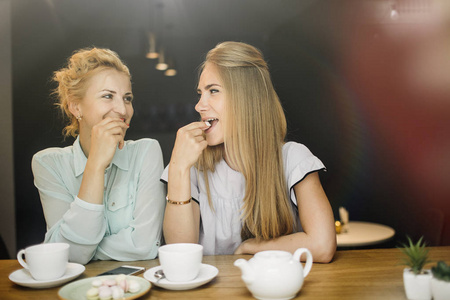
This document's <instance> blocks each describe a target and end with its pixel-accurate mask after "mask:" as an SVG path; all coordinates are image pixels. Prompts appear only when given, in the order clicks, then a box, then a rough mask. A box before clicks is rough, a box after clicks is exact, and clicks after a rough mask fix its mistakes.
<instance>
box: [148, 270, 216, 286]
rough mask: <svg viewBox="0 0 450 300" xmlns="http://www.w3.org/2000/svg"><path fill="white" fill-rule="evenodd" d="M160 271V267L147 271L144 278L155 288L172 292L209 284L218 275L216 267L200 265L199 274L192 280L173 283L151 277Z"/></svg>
mask: <svg viewBox="0 0 450 300" xmlns="http://www.w3.org/2000/svg"><path fill="white" fill-rule="evenodd" d="M160 269H161V266H158V267H154V268H151V269H148V270H147V271H145V273H144V278H145V279H147V280H148V281H150V282H151V283H153V284H154V285H156V286H159V287H162V288H165V289H167V290H174V291H182V290H190V289H194V288H196V287H199V286H201V285H203V284H205V283H207V282H210V281H211V280H212V279H213V278H214V277H216V276H217V274H219V270H218V269H217V268H216V267H214V266H211V265H207V264H202V265H201V266H200V273H199V274H198V276H197V277H196V278H195V279H194V280H191V281H184V282H173V281H169V280H167V279H166V278H162V279H160V280H159V281H158V278H156V277H155V276H153V275H154V274H155V272H156V271H158V270H160Z"/></svg>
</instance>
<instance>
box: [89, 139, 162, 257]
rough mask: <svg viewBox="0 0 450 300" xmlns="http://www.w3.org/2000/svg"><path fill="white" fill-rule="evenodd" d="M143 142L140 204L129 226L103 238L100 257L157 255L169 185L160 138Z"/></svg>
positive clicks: (139, 156) (138, 155)
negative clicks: (163, 181) (163, 178)
mask: <svg viewBox="0 0 450 300" xmlns="http://www.w3.org/2000/svg"><path fill="white" fill-rule="evenodd" d="M147 141H150V143H147V142H141V143H139V146H138V150H137V153H136V154H134V155H136V161H135V163H136V164H138V165H141V166H142V168H140V171H139V172H136V173H135V174H134V176H137V177H138V178H137V180H138V184H137V191H136V205H135V208H134V211H133V219H132V221H131V222H130V223H129V225H128V227H126V228H123V229H121V230H120V231H118V232H117V233H115V234H111V235H107V236H105V237H104V238H103V240H102V241H101V242H100V244H99V246H98V249H97V253H96V259H101V260H108V259H114V260H121V261H132V260H146V259H154V258H155V257H156V256H157V254H158V248H159V246H160V244H161V239H162V223H163V218H164V209H165V194H166V192H165V186H164V184H163V183H162V182H161V181H160V176H161V174H162V172H163V166H164V164H163V157H162V151H161V147H160V146H159V143H158V142H157V141H156V140H149V139H147Z"/></svg>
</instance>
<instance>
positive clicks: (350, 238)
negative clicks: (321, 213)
mask: <svg viewBox="0 0 450 300" xmlns="http://www.w3.org/2000/svg"><path fill="white" fill-rule="evenodd" d="M345 227H346V232H342V233H340V234H337V235H336V237H337V245H338V247H360V246H368V245H375V244H380V243H383V242H386V241H388V240H390V239H391V238H392V237H393V236H394V234H395V230H394V229H392V228H391V227H389V226H386V225H382V224H376V223H370V222H359V221H350V222H348V224H347V225H345Z"/></svg>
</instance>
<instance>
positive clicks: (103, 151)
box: [89, 117, 129, 169]
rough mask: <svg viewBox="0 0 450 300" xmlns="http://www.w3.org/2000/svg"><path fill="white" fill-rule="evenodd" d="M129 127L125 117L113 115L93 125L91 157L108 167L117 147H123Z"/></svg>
mask: <svg viewBox="0 0 450 300" xmlns="http://www.w3.org/2000/svg"><path fill="white" fill-rule="evenodd" d="M128 127H129V125H127V124H126V123H125V120H124V119H121V118H111V117H106V118H105V119H103V120H102V121H101V122H100V123H98V124H96V125H95V126H94V127H92V131H91V149H90V151H89V158H90V159H93V160H94V161H97V163H98V164H99V166H101V167H103V168H105V169H106V168H107V167H108V165H109V164H110V163H111V160H112V158H113V156H114V153H115V152H116V147H117V146H119V149H122V148H123V146H124V138H125V131H126V129H128Z"/></svg>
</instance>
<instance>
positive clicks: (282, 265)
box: [234, 248, 312, 299]
mask: <svg viewBox="0 0 450 300" xmlns="http://www.w3.org/2000/svg"><path fill="white" fill-rule="evenodd" d="M303 253H306V263H305V269H303V266H302V264H301V263H300V257H301V256H302V254H303ZM234 265H235V266H236V267H238V268H239V269H241V271H242V277H241V278H242V280H243V281H244V282H245V284H246V285H247V288H248V289H249V291H250V292H251V293H252V295H253V297H255V298H257V299H292V298H294V297H295V296H296V295H297V293H298V291H300V289H301V288H302V286H303V280H304V278H305V277H306V276H307V275H308V273H309V271H310V270H311V267H312V254H311V252H310V251H309V250H308V249H306V248H299V249H297V250H296V251H295V253H294V255H292V254H291V253H289V252H287V251H279V250H271V251H261V252H258V253H256V254H255V255H254V256H253V257H252V258H251V259H249V260H248V261H246V260H245V259H242V258H240V259H238V260H236V261H235V262H234Z"/></svg>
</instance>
